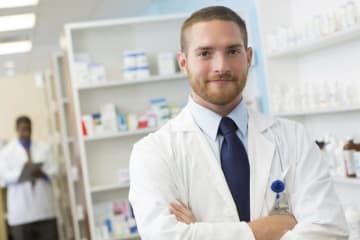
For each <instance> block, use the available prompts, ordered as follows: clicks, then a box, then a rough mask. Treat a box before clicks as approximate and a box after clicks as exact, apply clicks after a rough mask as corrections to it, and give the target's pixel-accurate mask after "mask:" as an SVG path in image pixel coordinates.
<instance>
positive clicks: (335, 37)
mask: <svg viewBox="0 0 360 240" xmlns="http://www.w3.org/2000/svg"><path fill="white" fill-rule="evenodd" d="M356 38H360V24H357V25H354V26H352V27H349V28H347V29H344V30H341V31H338V32H334V33H332V34H329V35H326V36H323V37H322V38H320V39H316V40H311V41H308V42H306V43H304V44H301V45H298V46H294V47H291V48H288V49H284V50H281V51H277V52H273V53H271V54H269V56H268V58H282V57H293V56H297V55H302V54H306V53H309V52H312V51H314V50H320V49H324V48H327V47H330V46H334V45H336V44H340V43H344V42H346V41H351V40H355V39H356Z"/></svg>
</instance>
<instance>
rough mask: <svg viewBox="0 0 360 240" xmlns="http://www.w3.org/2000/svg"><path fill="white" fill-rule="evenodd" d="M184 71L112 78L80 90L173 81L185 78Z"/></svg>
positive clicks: (82, 87)
mask: <svg viewBox="0 0 360 240" xmlns="http://www.w3.org/2000/svg"><path fill="white" fill-rule="evenodd" d="M184 77H185V76H184V74H183V73H176V74H172V75H166V76H151V77H149V78H146V79H135V80H112V81H107V82H104V83H95V84H89V85H87V86H79V87H78V89H79V90H89V89H99V88H108V87H116V86H119V87H121V86H125V85H134V84H145V83H149V84H151V83H153V82H157V81H173V80H178V79H184Z"/></svg>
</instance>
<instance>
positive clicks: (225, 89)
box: [188, 71, 247, 106]
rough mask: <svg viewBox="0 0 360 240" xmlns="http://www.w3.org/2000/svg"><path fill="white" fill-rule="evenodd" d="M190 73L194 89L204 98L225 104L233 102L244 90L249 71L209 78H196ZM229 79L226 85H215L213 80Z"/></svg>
mask: <svg viewBox="0 0 360 240" xmlns="http://www.w3.org/2000/svg"><path fill="white" fill-rule="evenodd" d="M188 73H189V81H190V85H191V88H192V90H193V91H194V92H195V93H196V94H197V95H198V96H199V97H201V98H202V99H203V100H205V101H206V102H209V103H211V104H214V105H218V106H223V105H227V104H229V103H231V102H233V101H234V100H235V99H236V98H237V97H238V96H239V95H240V94H241V93H242V91H243V90H244V88H245V84H246V79H247V71H246V72H244V73H242V74H240V75H237V76H235V75H233V74H231V73H224V74H217V75H213V76H210V77H208V78H197V79H194V78H193V75H192V74H191V73H190V72H188ZM215 80H222V81H229V82H228V83H226V84H224V86H218V87H217V86H214V84H213V83H212V81H215Z"/></svg>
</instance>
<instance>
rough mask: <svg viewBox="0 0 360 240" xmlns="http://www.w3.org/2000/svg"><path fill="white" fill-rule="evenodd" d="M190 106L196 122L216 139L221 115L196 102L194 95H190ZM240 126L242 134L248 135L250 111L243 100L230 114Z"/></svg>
mask: <svg viewBox="0 0 360 240" xmlns="http://www.w3.org/2000/svg"><path fill="white" fill-rule="evenodd" d="M188 108H189V110H190V113H191V115H192V116H193V118H194V120H195V122H196V124H197V125H198V126H199V127H200V128H201V130H202V131H203V132H204V133H205V134H207V135H208V136H209V137H210V138H211V139H212V140H214V141H215V140H216V137H217V133H218V128H219V124H220V120H221V116H220V115H218V114H217V113H215V112H213V111H211V110H210V109H207V108H205V107H203V106H201V105H200V104H198V103H196V102H195V101H194V100H193V99H192V97H191V96H190V97H189V101H188ZM228 117H229V118H231V119H232V120H233V121H234V122H235V123H236V125H237V126H238V128H239V131H240V134H241V135H242V136H243V137H247V125H248V118H249V116H248V111H247V108H246V106H245V103H244V101H243V100H241V102H240V103H239V104H238V105H237V106H236V107H235V108H234V110H233V111H232V112H231V113H229V114H228Z"/></svg>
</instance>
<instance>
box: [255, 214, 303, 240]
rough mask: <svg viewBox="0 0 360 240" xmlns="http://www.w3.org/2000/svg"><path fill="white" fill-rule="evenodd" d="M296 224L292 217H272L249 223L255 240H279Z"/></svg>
mask: <svg viewBox="0 0 360 240" xmlns="http://www.w3.org/2000/svg"><path fill="white" fill-rule="evenodd" d="M296 224H297V221H296V219H295V218H294V216H293V215H272V216H268V217H263V218H259V219H257V220H254V221H251V222H249V226H250V228H251V230H252V232H253V233H254V235H255V239H256V240H279V239H280V238H281V237H282V236H283V235H284V234H285V233H286V232H287V231H289V230H291V229H293V228H294V227H295V225H296Z"/></svg>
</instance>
